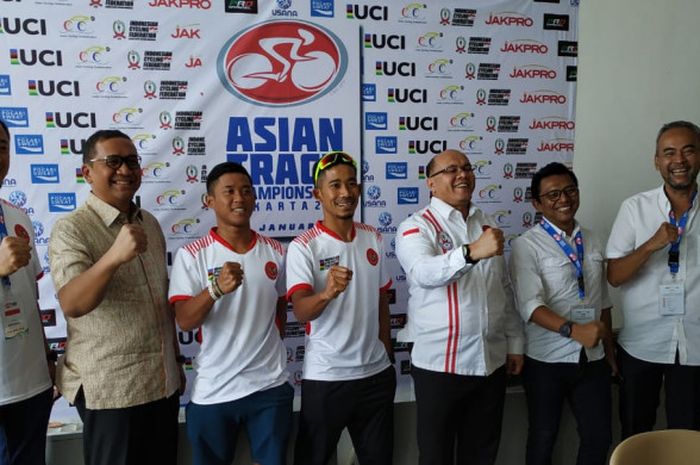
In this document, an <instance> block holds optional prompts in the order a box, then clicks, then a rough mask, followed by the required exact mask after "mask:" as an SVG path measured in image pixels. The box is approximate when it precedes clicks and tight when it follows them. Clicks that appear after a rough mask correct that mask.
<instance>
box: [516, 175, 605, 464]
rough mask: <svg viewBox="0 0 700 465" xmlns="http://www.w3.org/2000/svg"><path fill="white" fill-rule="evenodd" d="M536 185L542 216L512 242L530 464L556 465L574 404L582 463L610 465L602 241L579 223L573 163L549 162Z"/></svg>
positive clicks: (534, 181)
mask: <svg viewBox="0 0 700 465" xmlns="http://www.w3.org/2000/svg"><path fill="white" fill-rule="evenodd" d="M531 186H532V187H531V192H532V204H533V206H534V207H535V209H536V210H537V211H538V212H540V213H541V214H542V221H541V222H540V224H537V225H535V226H534V227H533V228H532V229H530V230H528V231H526V232H524V233H523V234H522V235H521V236H520V237H518V238H517V239H515V240H514V241H513V243H512V250H511V256H510V276H511V280H512V282H513V287H514V290H515V300H516V302H517V306H518V310H519V311H520V315H521V316H522V318H523V320H524V321H525V322H526V323H527V325H526V327H525V334H526V343H525V366H524V368H523V385H524V387H525V394H526V397H527V406H528V420H529V430H528V438H527V453H526V461H525V463H526V464H527V465H548V464H550V463H552V450H553V448H554V444H555V442H556V439H557V433H558V431H559V420H560V418H561V412H562V407H563V406H564V402H565V401H568V403H569V405H570V407H571V410H572V412H573V414H574V417H575V418H576V422H577V425H578V433H579V438H580V442H579V449H578V458H577V460H576V464H577V465H604V464H605V463H606V461H607V456H608V449H609V448H610V443H611V440H612V433H611V425H610V422H611V412H610V411H611V397H610V371H611V370H610V366H611V365H612V366H613V368H614V366H615V364H614V348H613V346H612V338H611V337H610V324H611V320H610V300H609V298H608V292H607V287H608V284H607V281H606V280H605V263H604V260H603V242H602V241H601V240H600V239H599V238H598V237H597V236H596V235H594V234H593V232H592V231H590V230H588V229H586V228H583V227H581V226H580V225H579V224H578V222H577V221H576V218H575V216H576V212H577V211H578V207H579V190H578V180H577V179H576V176H575V175H574V173H573V172H572V171H571V170H570V169H569V168H567V167H566V166H564V165H563V164H561V163H550V164H548V165H546V166H545V167H543V168H542V169H540V170H539V171H538V172H537V173H535V175H534V176H533V178H532V184H531ZM606 356H607V360H606ZM609 363H610V365H609Z"/></svg>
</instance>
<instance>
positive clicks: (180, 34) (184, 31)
mask: <svg viewBox="0 0 700 465" xmlns="http://www.w3.org/2000/svg"><path fill="white" fill-rule="evenodd" d="M198 26H199V24H198V23H194V24H187V25H184V26H180V25H176V26H175V32H173V33H172V34H170V37H172V38H173V39H201V38H202V37H201V36H200V35H199V33H200V31H201V29H200V28H199V27H198Z"/></svg>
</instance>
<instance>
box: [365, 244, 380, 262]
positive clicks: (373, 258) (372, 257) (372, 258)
mask: <svg viewBox="0 0 700 465" xmlns="http://www.w3.org/2000/svg"><path fill="white" fill-rule="evenodd" d="M367 261H368V262H369V264H370V265H372V266H377V263H379V255H377V252H376V251H375V250H374V249H372V248H370V249H367Z"/></svg>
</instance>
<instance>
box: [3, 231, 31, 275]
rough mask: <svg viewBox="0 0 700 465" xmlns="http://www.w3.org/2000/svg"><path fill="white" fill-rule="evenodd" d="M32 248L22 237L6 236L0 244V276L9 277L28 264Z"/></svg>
mask: <svg viewBox="0 0 700 465" xmlns="http://www.w3.org/2000/svg"><path fill="white" fill-rule="evenodd" d="M31 258H32V247H31V246H30V245H29V241H28V240H27V239H25V238H23V237H14V236H7V237H5V238H4V239H3V240H2V242H0V276H3V277H5V276H10V275H11V274H12V273H14V272H15V271H17V270H19V269H20V268H22V267H25V266H27V265H28V264H29V260H31Z"/></svg>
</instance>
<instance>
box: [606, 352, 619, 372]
mask: <svg viewBox="0 0 700 465" xmlns="http://www.w3.org/2000/svg"><path fill="white" fill-rule="evenodd" d="M605 360H607V362H608V365H610V374H611V375H612V376H614V377H617V376H619V375H620V369H619V368H618V367H617V359H616V358H615V349H612V348H608V347H606V348H605Z"/></svg>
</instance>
